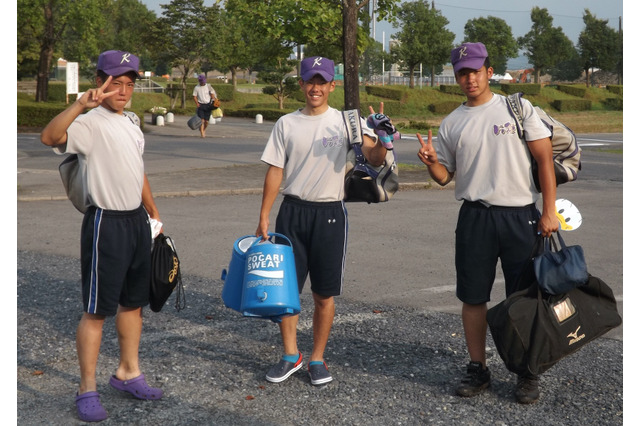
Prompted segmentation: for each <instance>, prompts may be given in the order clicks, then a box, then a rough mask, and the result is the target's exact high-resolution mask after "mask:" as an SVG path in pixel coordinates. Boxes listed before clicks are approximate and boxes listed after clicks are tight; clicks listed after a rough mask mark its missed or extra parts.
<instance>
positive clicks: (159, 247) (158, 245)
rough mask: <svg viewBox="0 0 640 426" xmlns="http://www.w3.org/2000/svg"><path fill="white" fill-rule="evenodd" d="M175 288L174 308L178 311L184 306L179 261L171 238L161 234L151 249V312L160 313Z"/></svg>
mask: <svg viewBox="0 0 640 426" xmlns="http://www.w3.org/2000/svg"><path fill="white" fill-rule="evenodd" d="M176 287H177V288H178V289H177V291H176V303H175V308H176V310H177V311H180V310H181V309H183V308H184V307H185V305H186V301H185V297H184V287H183V285H182V276H181V275H180V259H179V258H178V253H177V252H176V247H175V244H174V243H173V240H172V239H171V237H169V236H166V235H164V234H162V233H161V234H159V235H158V236H157V237H156V238H155V239H154V240H153V247H152V248H151V286H150V289H149V305H150V307H151V310H152V311H153V312H160V311H161V310H162V307H163V306H164V304H165V303H166V301H167V300H168V299H169V297H170V296H171V293H173V290H174V289H175V288H176Z"/></svg>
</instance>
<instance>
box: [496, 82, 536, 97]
mask: <svg viewBox="0 0 640 426" xmlns="http://www.w3.org/2000/svg"><path fill="white" fill-rule="evenodd" d="M541 88H542V86H541V85H540V84H536V83H513V84H511V83H503V84H501V85H500V90H502V91H503V92H504V93H506V94H507V95H512V94H514V93H518V92H522V93H523V94H525V95H539V94H540V89H541Z"/></svg>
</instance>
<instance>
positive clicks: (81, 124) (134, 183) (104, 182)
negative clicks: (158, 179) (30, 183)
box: [54, 106, 144, 211]
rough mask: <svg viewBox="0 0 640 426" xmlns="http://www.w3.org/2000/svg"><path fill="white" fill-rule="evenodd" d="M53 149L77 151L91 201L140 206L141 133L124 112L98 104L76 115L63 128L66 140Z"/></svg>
mask: <svg viewBox="0 0 640 426" xmlns="http://www.w3.org/2000/svg"><path fill="white" fill-rule="evenodd" d="M54 152H56V153H57V154H78V158H79V161H80V163H81V167H82V166H84V165H86V171H87V174H86V179H87V181H86V185H87V186H86V187H87V188H88V190H89V197H90V200H91V202H92V204H93V205H95V206H97V207H100V208H103V209H107V210H121V211H122V210H134V209H136V208H138V207H140V204H141V202H142V187H143V184H144V163H143V160H142V154H143V152H144V135H143V133H142V131H141V130H140V127H138V126H136V125H135V124H134V123H133V122H132V121H131V119H129V117H127V116H126V115H124V114H122V115H121V114H117V113H115V112H112V111H109V110H108V109H106V108H104V107H102V106H99V107H97V108H94V109H92V110H91V111H89V112H87V113H86V114H82V115H80V116H79V117H78V118H76V119H75V121H74V122H73V123H71V126H69V128H68V129H67V143H66V144H65V145H61V146H58V147H55V148H54Z"/></svg>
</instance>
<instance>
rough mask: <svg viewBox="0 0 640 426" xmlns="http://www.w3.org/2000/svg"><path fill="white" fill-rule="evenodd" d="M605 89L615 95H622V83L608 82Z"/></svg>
mask: <svg viewBox="0 0 640 426" xmlns="http://www.w3.org/2000/svg"><path fill="white" fill-rule="evenodd" d="M607 90H608V91H610V92H611V93H615V94H616V95H620V96H622V85H621V84H609V85H607Z"/></svg>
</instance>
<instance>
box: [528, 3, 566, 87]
mask: <svg viewBox="0 0 640 426" xmlns="http://www.w3.org/2000/svg"><path fill="white" fill-rule="evenodd" d="M531 21H532V22H533V25H532V26H531V30H530V31H529V32H528V33H527V34H525V35H524V36H523V37H520V38H519V39H518V44H519V45H520V46H521V47H522V48H524V49H525V52H524V55H525V56H526V57H527V58H529V61H530V62H531V64H533V68H534V70H535V82H536V83H539V82H540V75H541V74H545V73H547V72H548V71H549V70H550V69H551V68H553V67H555V66H556V64H558V63H559V62H561V61H563V60H566V59H567V58H569V57H570V56H571V54H572V52H574V51H575V48H574V47H573V43H571V40H569V37H567V36H566V35H565V34H564V33H563V32H562V28H561V27H553V25H552V24H553V17H551V16H550V15H549V12H548V10H547V9H541V8H539V7H534V8H533V9H531ZM550 46H553V48H550Z"/></svg>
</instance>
